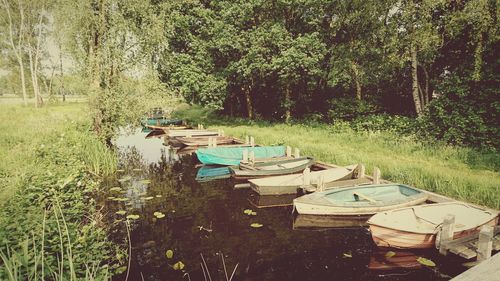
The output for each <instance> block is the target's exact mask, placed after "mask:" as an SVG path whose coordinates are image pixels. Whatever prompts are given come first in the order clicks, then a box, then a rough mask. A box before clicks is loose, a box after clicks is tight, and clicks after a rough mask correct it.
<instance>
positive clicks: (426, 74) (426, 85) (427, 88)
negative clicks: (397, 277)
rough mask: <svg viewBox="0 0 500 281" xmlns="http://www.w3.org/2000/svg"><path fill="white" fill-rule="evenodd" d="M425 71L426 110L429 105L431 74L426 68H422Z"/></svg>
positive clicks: (424, 101)
mask: <svg viewBox="0 0 500 281" xmlns="http://www.w3.org/2000/svg"><path fill="white" fill-rule="evenodd" d="M422 69H423V70H424V75H425V88H424V100H423V103H424V108H425V107H426V106H427V105H428V104H429V84H430V82H429V72H427V69H425V67H422Z"/></svg>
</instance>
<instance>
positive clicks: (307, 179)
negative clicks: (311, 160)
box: [302, 167, 311, 187]
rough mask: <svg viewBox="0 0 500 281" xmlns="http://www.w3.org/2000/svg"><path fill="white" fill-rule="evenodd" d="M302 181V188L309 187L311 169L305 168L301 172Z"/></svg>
mask: <svg viewBox="0 0 500 281" xmlns="http://www.w3.org/2000/svg"><path fill="white" fill-rule="evenodd" d="M302 180H303V182H302V183H303V185H304V187H307V186H309V185H311V169H310V168H309V167H307V168H305V169H304V172H302Z"/></svg>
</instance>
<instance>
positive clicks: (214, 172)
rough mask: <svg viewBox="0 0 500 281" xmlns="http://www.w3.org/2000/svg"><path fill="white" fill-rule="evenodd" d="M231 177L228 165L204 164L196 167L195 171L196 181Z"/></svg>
mask: <svg viewBox="0 0 500 281" xmlns="http://www.w3.org/2000/svg"><path fill="white" fill-rule="evenodd" d="M230 177H231V171H229V167H221V166H211V165H208V166H207V165H204V166H201V167H200V168H199V169H198V172H197V173H196V181H198V182H206V181H211V180H218V179H228V178H230Z"/></svg>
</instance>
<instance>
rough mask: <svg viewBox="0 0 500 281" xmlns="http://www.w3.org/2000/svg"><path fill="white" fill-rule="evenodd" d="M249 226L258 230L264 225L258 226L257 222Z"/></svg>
mask: <svg viewBox="0 0 500 281" xmlns="http://www.w3.org/2000/svg"><path fill="white" fill-rule="evenodd" d="M250 226H251V227H253V228H260V227H263V226H264V225H263V224H260V223H258V222H254V223H252V224H250Z"/></svg>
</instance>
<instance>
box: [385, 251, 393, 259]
mask: <svg viewBox="0 0 500 281" xmlns="http://www.w3.org/2000/svg"><path fill="white" fill-rule="evenodd" d="M395 255H396V253H394V252H393V251H388V252H387V253H385V257H386V258H388V259H389V258H392V257H394V256H395Z"/></svg>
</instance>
